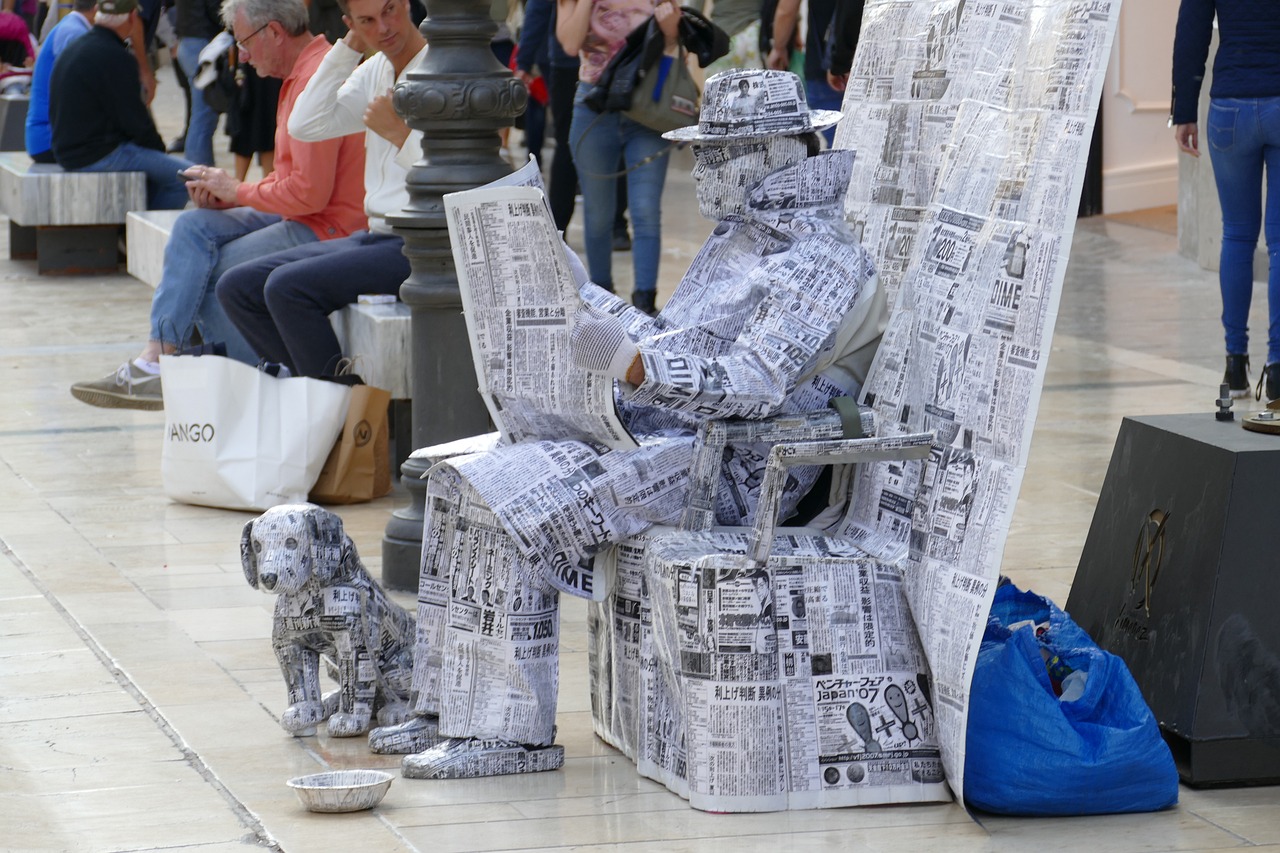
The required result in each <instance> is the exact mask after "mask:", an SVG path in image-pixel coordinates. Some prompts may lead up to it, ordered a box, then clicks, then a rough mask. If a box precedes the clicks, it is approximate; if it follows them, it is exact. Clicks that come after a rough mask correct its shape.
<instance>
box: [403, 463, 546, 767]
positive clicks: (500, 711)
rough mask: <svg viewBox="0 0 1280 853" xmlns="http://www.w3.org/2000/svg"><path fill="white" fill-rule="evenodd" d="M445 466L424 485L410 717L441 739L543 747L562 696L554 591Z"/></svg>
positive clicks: (468, 488) (489, 512) (481, 503)
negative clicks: (436, 723)
mask: <svg viewBox="0 0 1280 853" xmlns="http://www.w3.org/2000/svg"><path fill="white" fill-rule="evenodd" d="M543 575H544V573H543V572H542V571H541V570H540V569H539V567H538V566H537V565H536V563H535V562H532V561H530V560H528V559H526V558H524V557H522V556H521V555H520V552H519V551H518V550H517V549H516V547H515V543H514V542H513V541H512V539H511V537H510V536H508V535H507V533H506V531H505V530H504V529H503V527H502V524H501V523H500V522H499V521H498V519H497V517H496V516H495V515H494V513H493V511H492V510H491V509H489V507H488V506H487V505H486V504H485V502H484V500H483V499H482V498H481V497H480V495H479V493H477V492H476V491H475V490H474V489H473V488H472V487H471V486H470V484H468V483H467V481H466V480H465V479H464V478H463V477H461V476H460V475H459V474H458V473H457V472H455V471H453V470H451V469H449V468H440V469H437V470H436V471H434V472H432V474H431V477H430V479H429V480H428V484H427V513H426V520H425V522H424V528H423V546H422V565H421V570H420V574H419V584H418V644H417V648H416V649H415V659H414V679H413V685H412V696H411V701H412V702H413V710H414V713H416V714H419V715H422V714H438V715H439V719H440V734H441V735H443V736H445V737H458V738H463V737H474V738H485V739H488V738H500V739H504V740H512V741H517V742H519V743H524V744H530V745H538V746H542V745H547V744H550V743H551V742H552V739H553V737H554V734H555V717H556V697H557V693H558V692H559V678H560V667H559V651H560V649H559V646H560V612H559V594H558V593H557V592H556V591H555V589H554V588H552V587H551V585H550V584H549V583H547V581H546V580H545V578H544V577H543Z"/></svg>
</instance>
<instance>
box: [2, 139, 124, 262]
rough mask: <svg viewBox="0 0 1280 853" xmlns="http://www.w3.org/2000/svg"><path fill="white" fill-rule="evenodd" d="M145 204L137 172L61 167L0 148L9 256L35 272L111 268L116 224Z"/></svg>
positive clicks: (116, 258)
mask: <svg viewBox="0 0 1280 853" xmlns="http://www.w3.org/2000/svg"><path fill="white" fill-rule="evenodd" d="M146 206H147V182H146V176H145V175H144V174H143V173H142V172H64V171H63V170H62V168H61V167H59V166H55V165H45V164H40V163H32V162H31V158H30V157H28V156H27V155H26V154H24V153H18V152H15V151H6V152H0V212H3V213H4V214H5V216H7V217H9V257H10V258H14V259H28V260H29V259H32V258H34V259H35V261H36V270H37V271H38V272H40V273H94V272H114V271H115V270H116V269H117V268H118V265H119V255H118V250H117V245H118V239H119V233H120V226H121V225H123V224H124V221H125V214H126V213H127V212H128V211H130V210H140V209H142V208H145V207H146Z"/></svg>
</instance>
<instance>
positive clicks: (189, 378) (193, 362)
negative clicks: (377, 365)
mask: <svg viewBox="0 0 1280 853" xmlns="http://www.w3.org/2000/svg"><path fill="white" fill-rule="evenodd" d="M160 382H161V384H162V385H163V386H164V414H165V424H164V443H163V451H162V453H161V457H160V471H161V476H162V478H163V481H164V491H165V494H167V495H168V496H169V497H171V498H173V499H174V500H176V501H182V502H183V503H191V504H201V505H203V506H215V507H224V508H227V509H255V510H265V509H269V508H271V507H273V506H276V505H278V504H286V503H300V502H303V501H306V499H307V492H308V491H310V490H311V487H312V486H313V485H314V484H315V482H316V479H317V478H318V477H319V476H320V469H321V468H322V467H323V466H324V461H325V459H326V458H327V457H328V455H329V451H330V450H331V449H332V448H333V444H334V442H335V441H336V440H337V438H338V434H339V433H340V432H341V431H342V425H343V422H344V420H345V418H346V414H347V403H348V401H349V400H350V398H351V389H350V388H349V387H347V386H345V385H339V384H337V383H334V382H325V381H323V380H320V379H308V378H305V377H291V378H289V379H277V378H276V377H274V376H270V375H268V374H266V373H263V372H262V371H260V370H258V369H257V368H254V367H250V366H249V365H247V364H243V363H242V362H239V361H236V360H235V359H231V358H224V357H222V356H216V355H200V356H191V355H181V356H169V355H166V356H161V357H160Z"/></svg>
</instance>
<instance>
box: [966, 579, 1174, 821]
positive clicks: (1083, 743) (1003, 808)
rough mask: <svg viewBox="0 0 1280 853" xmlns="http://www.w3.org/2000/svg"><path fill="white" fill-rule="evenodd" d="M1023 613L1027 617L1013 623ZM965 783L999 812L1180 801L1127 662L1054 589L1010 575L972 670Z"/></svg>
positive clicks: (984, 805)
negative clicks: (1053, 597)
mask: <svg viewBox="0 0 1280 853" xmlns="http://www.w3.org/2000/svg"><path fill="white" fill-rule="evenodd" d="M1018 623H1030V624H1024V625H1023V626H1022V627H1016V628H1015V630H1012V631H1010V630H1009V627H1008V626H1011V625H1014V626H1016V625H1018ZM1037 633H1038V634H1039V635H1038V636H1037ZM1072 672H1083V673H1087V675H1086V676H1084V677H1083V678H1082V677H1081V676H1079V675H1077V676H1074V677H1072V676H1070V675H1069V673H1072ZM1067 679H1069V681H1068V682H1067V683H1068V685H1069V689H1068V690H1067V692H1066V694H1065V697H1064V698H1066V699H1068V700H1070V701H1063V699H1061V698H1059V695H1058V693H1059V692H1061V690H1062V688H1061V686H1060V682H1062V681H1064V680H1067ZM1081 682H1082V684H1083V692H1082V693H1080V694H1079V697H1078V698H1075V699H1070V697H1071V695H1072V694H1073V692H1074V691H1077V690H1079V688H1080V687H1081ZM1055 687H1057V688H1058V689H1057V690H1055ZM964 793H965V799H966V800H967V801H968V803H969V804H970V805H972V806H975V807H977V808H980V809H984V810H986V811H990V812H997V813H1000V814H1015V815H1080V814H1107V813H1113V812H1140V811H1155V810H1156V809H1163V808H1167V807H1168V806H1172V805H1174V804H1175V803H1176V802H1177V801H1178V772H1177V770H1176V768H1175V767H1174V764H1173V756H1172V755H1171V754H1170V752H1169V747H1168V746H1166V745H1165V742H1164V739H1163V738H1161V736H1160V729H1159V727H1158V726H1157V725H1156V720H1155V717H1154V716H1152V714H1151V710H1150V709H1149V708H1148V707H1147V704H1146V702H1145V701H1144V700H1143V698H1142V692H1141V691H1140V690H1139V689H1138V685H1137V683H1136V682H1135V681H1134V680H1133V676H1132V675H1130V674H1129V669H1128V667H1126V666H1125V664H1124V661H1122V660H1121V659H1120V658H1118V657H1116V656H1115V655H1113V654H1111V653H1110V652H1106V651H1103V650H1102V649H1100V648H1098V646H1097V644H1096V643H1094V642H1093V640H1092V639H1090V638H1089V635H1088V634H1086V633H1085V632H1084V630H1083V629H1082V628H1080V626H1078V625H1077V624H1076V623H1075V622H1074V621H1072V619H1071V617H1069V616H1068V615H1067V614H1066V613H1064V612H1063V611H1062V610H1060V609H1059V608H1058V607H1057V606H1056V605H1055V604H1054V603H1053V602H1052V601H1049V599H1047V598H1044V597H1043V596H1039V595H1036V594H1035V593H1033V592H1023V591H1022V590H1019V589H1018V588H1017V587H1015V586H1013V585H1012V584H1006V585H1004V586H1001V587H1000V588H998V589H997V590H996V597H995V601H994V603H993V604H992V607H991V616H990V617H989V618H988V621H987V630H986V633H985V634H984V635H983V638H982V646H981V648H980V649H979V652H978V665H977V669H976V671H975V672H974V676H973V688H972V690H971V691H970V702H969V731H968V738H967V741H966V747H965V767H964Z"/></svg>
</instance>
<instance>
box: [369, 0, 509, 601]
mask: <svg viewBox="0 0 1280 853" xmlns="http://www.w3.org/2000/svg"><path fill="white" fill-rule="evenodd" d="M421 30H422V34H423V35H425V36H426V37H427V42H428V44H429V45H430V47H429V48H428V49H427V55H426V57H425V58H424V59H423V61H422V64H421V65H419V66H418V68H417V69H415V70H414V71H411V72H410V73H409V75H408V77H407V79H406V80H405V81H404V82H403V83H401V84H400V85H398V86H397V87H396V90H395V97H394V102H395V107H396V112H398V113H399V114H400V115H401V116H402V117H404V119H405V121H406V122H408V124H409V126H410V127H412V128H414V129H416V130H421V131H422V132H423V140H422V159H421V160H419V161H418V162H417V163H415V164H414V166H413V168H412V169H411V170H410V171H409V180H408V184H409V205H408V207H406V208H405V209H404V210H403V211H401V212H400V213H397V214H393V215H390V216H388V217H387V220H388V222H389V223H390V224H391V226H392V228H394V229H395V232H396V233H397V234H399V235H400V236H402V237H403V238H404V243H405V254H406V255H407V256H408V258H409V264H410V267H411V269H412V272H411V273H410V275H409V278H408V280H407V281H405V283H404V284H403V285H401V286H400V299H401V300H402V301H403V302H404V303H405V304H407V305H408V306H409V308H410V310H411V311H412V324H413V325H412V330H413V331H412V336H413V446H414V447H415V448H418V447H427V446H429V445H432V444H438V443H440V442H444V441H451V440H453V439H456V438H464V437H466V436H469V435H478V434H480V433H483V432H486V431H488V429H489V415H488V412H487V411H486V409H485V406H484V402H483V401H482V400H481V399H480V395H479V393H478V392H477V390H476V387H477V385H476V377H475V369H474V366H473V364H472V360H471V346H470V344H469V343H468V341H467V330H466V325H465V322H464V320H463V317H462V298H461V296H460V295H459V293H458V279H457V273H456V271H455V270H454V266H453V255H452V253H451V251H450V248H449V232H448V226H447V225H446V223H445V215H444V201H443V197H444V195H445V194H446V193H451V192H458V191H460V190H466V189H471V188H472V187H475V186H479V185H481V184H485V183H488V182H489V181H492V180H495V179H496V178H499V177H501V176H502V175H504V174H507V173H508V172H509V171H510V170H511V169H510V166H508V165H507V163H506V161H504V160H503V159H502V158H501V157H500V156H499V154H498V148H499V145H500V139H499V136H498V131H499V130H501V129H502V128H503V127H507V126H509V125H510V124H511V123H512V121H513V120H514V119H515V117H516V116H517V115H519V114H520V113H521V112H523V111H524V107H525V100H526V98H527V97H528V93H527V91H526V90H525V87H524V85H523V84H522V83H520V82H519V81H518V80H516V79H515V78H514V77H513V76H512V75H511V72H510V71H508V70H507V69H506V68H504V67H503V66H502V64H501V63H499V62H498V60H497V59H496V58H495V57H494V55H493V52H492V51H491V50H490V49H489V40H490V39H491V38H492V36H493V34H494V33H495V32H497V24H495V23H494V22H493V21H492V20H491V19H490V17H489V0H427V18H426V20H424V21H423V22H422V26H421ZM400 470H401V474H402V482H403V483H404V484H405V486H406V487H407V488H408V489H409V495H410V501H411V502H410V504H409V506H407V507H404V508H402V509H398V510H396V511H395V513H393V515H392V518H391V521H390V523H388V524H387V529H386V532H385V534H384V535H383V539H382V579H383V582H384V583H385V584H386V585H387V586H388V587H391V588H392V589H401V590H416V589H417V588H418V563H419V560H420V559H421V552H422V521H423V514H424V510H425V503H426V483H425V482H424V481H423V480H422V479H421V477H422V475H423V474H424V473H425V472H426V467H425V466H423V465H421V464H420V463H417V462H415V461H414V460H412V459H410V460H409V461H408V462H406V463H405V464H404V465H403V466H402V467H401V469H400Z"/></svg>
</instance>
